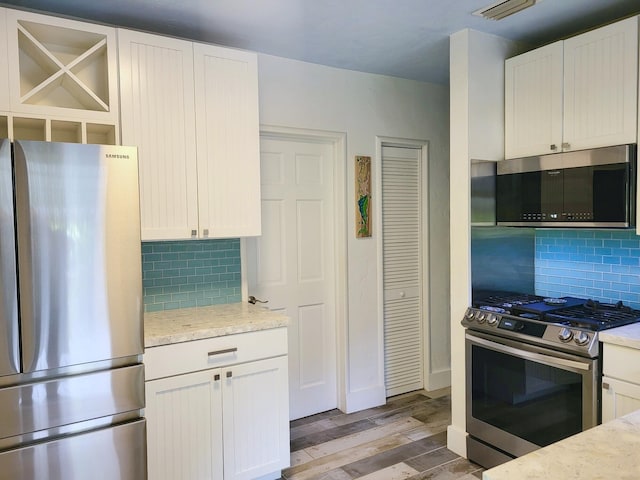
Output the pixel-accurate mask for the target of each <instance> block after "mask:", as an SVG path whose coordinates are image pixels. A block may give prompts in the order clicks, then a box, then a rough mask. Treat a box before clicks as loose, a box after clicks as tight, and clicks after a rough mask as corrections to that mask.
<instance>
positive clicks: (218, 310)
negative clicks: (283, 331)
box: [144, 302, 289, 348]
mask: <svg viewBox="0 0 640 480" xmlns="http://www.w3.org/2000/svg"><path fill="white" fill-rule="evenodd" d="M287 325H289V318H288V317H286V316H285V315H282V314H281V313H277V312H273V311H271V310H269V309H267V308H264V307H259V306H256V305H252V304H249V303H244V302H243V303H229V304H225V305H212V306H207V307H195V308H182V309H176V310H164V311H161V312H150V313H145V314H144V346H145V348H149V347H157V346H160V345H169V344H172V343H179V342H188V341H191V340H201V339H203V338H212V337H221V336H224V335H233V334H235V333H245V332H253V331H257V330H266V329H270V328H279V327H286V326H287Z"/></svg>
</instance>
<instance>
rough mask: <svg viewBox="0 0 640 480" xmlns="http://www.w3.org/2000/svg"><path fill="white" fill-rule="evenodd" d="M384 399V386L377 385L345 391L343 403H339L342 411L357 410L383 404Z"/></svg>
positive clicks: (385, 399) (351, 411)
mask: <svg viewBox="0 0 640 480" xmlns="http://www.w3.org/2000/svg"><path fill="white" fill-rule="evenodd" d="M386 401H387V397H386V394H385V388H384V386H377V387H372V388H367V389H363V390H358V391H356V392H349V393H347V396H346V398H345V401H344V405H341V408H340V410H342V411H343V412H344V413H353V412H359V411H360V410H365V409H367V408H373V407H379V406H380V405H384V404H385V403H386Z"/></svg>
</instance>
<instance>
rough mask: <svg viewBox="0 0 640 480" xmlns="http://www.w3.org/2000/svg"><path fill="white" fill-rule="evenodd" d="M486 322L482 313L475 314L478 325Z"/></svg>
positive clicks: (485, 315)
mask: <svg viewBox="0 0 640 480" xmlns="http://www.w3.org/2000/svg"><path fill="white" fill-rule="evenodd" d="M486 320H487V314H486V313H484V312H478V313H477V314H476V321H477V322H478V323H484V322H485V321H486Z"/></svg>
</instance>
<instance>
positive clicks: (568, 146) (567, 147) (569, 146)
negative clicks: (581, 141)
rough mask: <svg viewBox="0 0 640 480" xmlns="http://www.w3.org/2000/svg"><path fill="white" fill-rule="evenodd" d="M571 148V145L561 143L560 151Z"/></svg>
mask: <svg viewBox="0 0 640 480" xmlns="http://www.w3.org/2000/svg"><path fill="white" fill-rule="evenodd" d="M570 148H571V144H570V143H569V142H562V150H569V149H570Z"/></svg>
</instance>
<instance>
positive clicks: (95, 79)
mask: <svg viewBox="0 0 640 480" xmlns="http://www.w3.org/2000/svg"><path fill="white" fill-rule="evenodd" d="M6 28H7V29H6V32H7V48H8V50H7V52H8V60H9V62H8V65H9V69H8V70H9V90H10V101H11V110H12V111H13V112H19V113H26V114H35V115H43V116H48V117H55V116H64V117H69V118H75V119H80V120H86V121H88V122H96V123H107V124H117V123H118V116H119V115H118V106H119V102H118V74H117V56H116V31H115V29H114V28H111V27H106V26H103V25H95V24H91V23H85V22H78V21H75V20H68V19H64V18H57V17H53V16H48V15H40V14H36V13H31V12H24V11H19V10H11V9H8V10H7V24H6Z"/></svg>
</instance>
